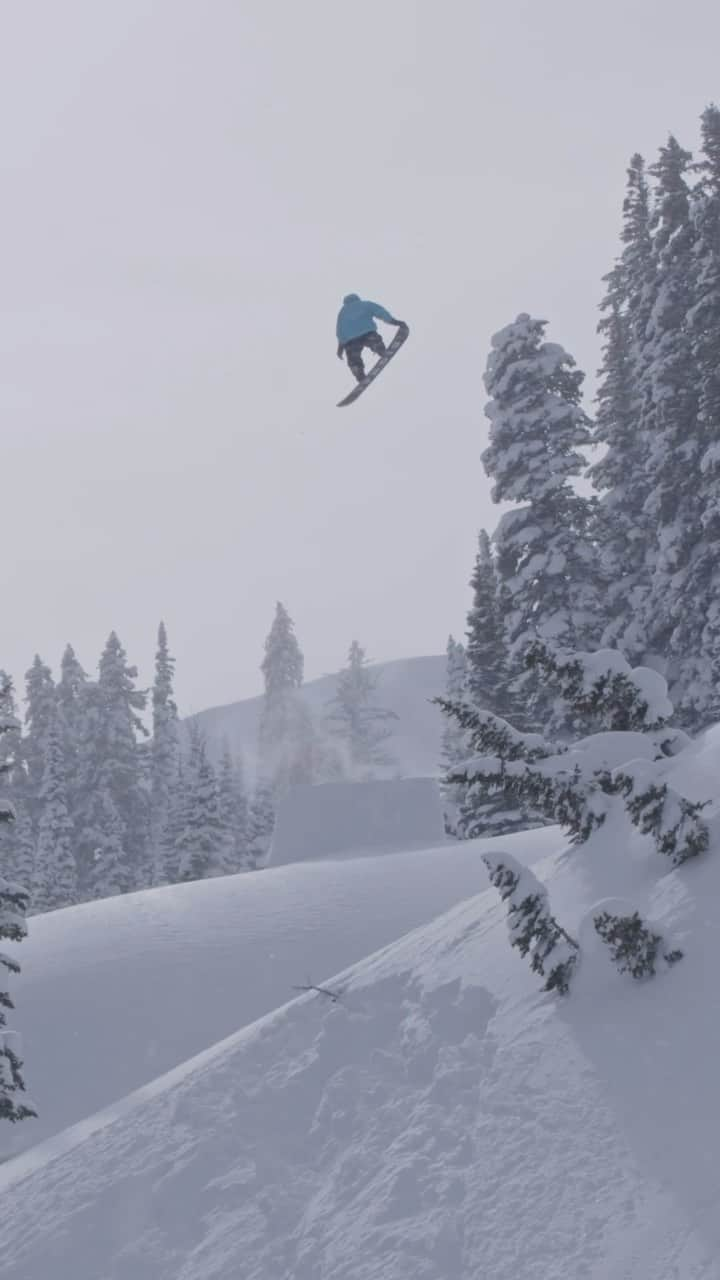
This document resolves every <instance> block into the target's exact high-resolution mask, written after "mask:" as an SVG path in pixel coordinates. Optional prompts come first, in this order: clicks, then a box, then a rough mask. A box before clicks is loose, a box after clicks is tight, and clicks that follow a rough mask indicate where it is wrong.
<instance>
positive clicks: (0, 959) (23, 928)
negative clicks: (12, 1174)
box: [0, 723, 37, 1124]
mask: <svg viewBox="0 0 720 1280" xmlns="http://www.w3.org/2000/svg"><path fill="white" fill-rule="evenodd" d="M1 734H2V724H1V723H0V735H1ZM9 820H10V815H9V814H8V813H7V812H6V811H4V810H0V823H2V822H5V821H9ZM27 905H28V892H27V890H26V889H24V888H23V887H22V886H21V885H18V884H13V883H12V882H11V881H8V880H5V879H4V878H3V877H2V876H0V942H2V940H3V939H7V940H8V941H9V942H21V941H22V939H23V938H24V937H25V935H26V933H27V925H26V924H25V914H26V912H27ZM19 972H20V966H19V964H18V963H17V960H14V959H13V958H12V957H11V956H9V955H6V954H5V953H4V952H2V951H0V1120H9V1121H10V1122H11V1123H13V1124H14V1123H16V1122H17V1121H18V1120H25V1119H27V1117H28V1116H34V1115H36V1114H37V1113H36V1112H35V1111H34V1109H33V1108H32V1106H30V1105H29V1104H28V1103H27V1102H26V1101H23V1099H22V1098H21V1096H20V1095H21V1094H23V1093H24V1092H25V1083H24V1081H23V1077H22V1065H23V1064H22V1062H21V1061H20V1043H19V1037H18V1036H17V1033H15V1032H12V1031H7V1030H6V1029H5V1028H6V1027H7V1011H8V1010H9V1009H13V1008H14V1007H15V1006H14V1005H13V1002H12V999H11V996H10V992H9V990H8V984H7V974H8V973H15V974H17V973H19Z"/></svg>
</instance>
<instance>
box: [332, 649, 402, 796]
mask: <svg viewBox="0 0 720 1280" xmlns="http://www.w3.org/2000/svg"><path fill="white" fill-rule="evenodd" d="M377 686H378V676H377V674H376V673H375V672H374V671H372V670H371V669H370V667H369V666H368V661H367V657H366V656H365V650H364V649H363V648H362V646H361V645H360V644H358V641H357V640H353V642H352V644H351V645H350V650H349V653H348V660H347V665H346V666H345V667H343V669H342V671H340V673H339V675H338V678H337V685H336V688H335V697H334V698H332V699H331V701H330V702H329V704H328V712H327V724H328V726H329V729H330V732H331V733H332V734H335V735H336V737H337V738H338V739H339V741H340V742H341V743H342V744H343V747H344V749H345V752H346V756H347V762H348V766H349V770H350V774H351V777H353V778H355V779H368V778H373V777H374V776H375V772H376V770H377V769H382V768H387V767H388V766H389V765H391V764H392V761H393V757H392V755H391V754H390V753H389V752H388V750H387V745H386V744H387V741H388V738H389V737H390V736H391V734H392V727H391V721H393V720H397V716H396V715H395V712H394V711H388V710H386V709H385V708H384V707H379V706H376V705H375V704H374V703H373V701H372V699H373V698H374V696H375V693H376V690H377Z"/></svg>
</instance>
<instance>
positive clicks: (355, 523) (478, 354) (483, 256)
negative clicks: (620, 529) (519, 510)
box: [0, 0, 720, 712]
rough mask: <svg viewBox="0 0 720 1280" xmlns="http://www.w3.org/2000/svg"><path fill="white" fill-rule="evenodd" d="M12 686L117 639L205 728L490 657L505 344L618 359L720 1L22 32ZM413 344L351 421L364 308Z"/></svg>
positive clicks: (0, 123) (269, 5)
mask: <svg viewBox="0 0 720 1280" xmlns="http://www.w3.org/2000/svg"><path fill="white" fill-rule="evenodd" d="M2 30H3V36H2V43H1V45H0V166H1V168H2V187H1V191H2V224H3V237H2V271H1V273H0V278H1V279H2V294H1V299H2V300H1V302H0V417H1V420H2V434H3V447H2V467H3V484H2V502H1V503H0V519H1V520H2V526H3V529H2V545H3V554H2V557H1V558H0V578H1V587H2V595H1V597H0V598H1V599H2V630H1V632H0V665H3V666H5V667H7V668H8V669H9V670H10V671H11V672H12V673H13V674H14V675H15V677H16V680H17V682H18V683H20V682H21V681H20V678H21V676H22V673H23V672H24V670H25V668H26V667H27V666H28V665H29V662H30V660H31V658H32V656H33V653H34V652H35V651H36V650H38V651H39V652H40V653H41V654H42V656H43V657H44V658H45V660H46V661H48V662H50V663H51V664H52V665H56V663H57V661H58V659H59V655H60V652H61V650H62V648H63V646H64V644H65V643H66V641H68V640H70V641H71V642H72V643H73V644H74V646H75V648H76V649H77V651H78V653H79V656H80V658H81V660H82V661H83V662H84V664H85V666H86V667H87V668H88V669H90V670H92V669H94V667H95V664H96V661H97V657H98V654H99V651H100V649H101V647H102V644H103V642H104V640H105V637H106V635H107V633H108V632H109V630H110V629H111V628H113V627H114V628H115V629H116V630H117V631H118V632H119V634H120V636H121V639H122V640H123V642H124V644H125V646H126V648H127V649H128V652H129V654H130V656H131V658H132V659H133V660H134V661H136V662H137V663H138V664H139V665H140V667H141V673H142V675H143V677H144V678H145V680H146V681H147V680H149V678H150V672H151V660H152V653H153V649H154V637H155V630H156V626H157V622H158V619H159V618H160V617H161V616H162V617H164V618H165V621H166V623H167V625H168V629H169V633H170V641H171V646H172V648H173V650H174V652H175V654H176V656H177V659H178V679H177V690H178V696H179V700H180V703H181V709H182V710H183V711H186V712H187V711H191V710H199V709H201V708H202V707H205V706H208V705H211V704H214V703H218V702H224V701H230V700H233V699H235V698H238V697H243V696H247V695H249V694H252V693H255V692H257V691H258V689H259V687H260V676H259V672H258V663H259V661H260V658H261V649H262V642H263V638H264V636H265V634H266V632H267V629H268V626H269V624H270V621H271V619H272V614H273V610H274V604H275V600H276V599H282V600H283V601H284V602H285V604H286V605H287V607H288V609H289V610H290V612H291V614H292V615H293V617H294V619H295V622H296V625H297V631H298V635H299V638H300V641H301V644H302V646H303V648H304V651H305V654H306V660H307V673H308V675H309V676H313V675H317V674H320V673H323V672H325V671H329V670H332V669H334V668H336V667H337V666H339V665H340V664H341V662H342V661H343V659H344V655H345V651H346V649H347V647H348V645H349V642H350V640H351V639H352V638H353V637H357V638H358V639H359V640H360V641H361V643H363V644H365V646H366V647H367V649H368V651H369V653H370V655H371V656H372V657H373V658H377V659H384V658H392V657H402V656H407V655H411V654H420V653H428V652H439V651H440V650H441V649H442V648H443V647H444V644H445V640H446V636H447V633H448V631H449V630H451V629H452V630H454V631H455V632H456V633H459V634H461V633H462V629H463V625H464V615H465V610H466V607H467V603H468V592H467V586H466V584H467V579H468V576H469V573H470V570H471V567H472V560H473V555H474V547H475V536H476V532H477V529H478V528H479V527H480V526H481V525H482V524H487V525H488V526H489V527H493V526H494V524H495V522H496V519H497V511H496V510H495V509H494V508H493V507H492V504H491V502H490V499H489V486H488V483H487V480H486V478H485V475H484V473H483V471H482V467H481V465H480V461H479V455H480V452H481V450H482V448H483V447H484V444H485V439H486V434H485V423H484V418H483V414H482V406H483V402H484V395H483V387H482V383H481V374H482V370H483V367H484V363H485V358H486V354H487V348H488V342H489V337H490V335H491V334H492V333H493V332H494V331H495V330H497V329H498V328H500V327H501V326H502V325H504V324H506V323H507V322H508V321H509V320H511V319H513V318H514V316H515V315H516V314H517V312H518V311H521V310H527V311H531V312H533V313H535V314H540V315H542V316H544V317H546V318H547V319H548V320H549V321H550V329H549V336H551V337H552V338H553V339H555V340H557V341H559V342H562V343H563V344H564V345H566V346H567V347H568V348H569V349H570V350H571V351H572V353H573V354H574V355H575V356H576V358H577V360H578V362H579V364H580V365H581V367H583V368H585V369H586V370H587V371H588V372H590V373H591V372H593V371H594V369H595V367H596V364H597V359H598V349H597V340H596V336H595V323H596V318H597V317H596V310H595V308H596V306H597V303H598V300H599V297H600V295H601V291H602V286H601V276H602V274H603V273H604V272H605V271H606V270H607V269H608V268H609V266H610V265H611V261H612V257H613V255H614V253H615V252H616V245H617V233H618V227H619V216H620V202H621V199H622V191H623V186H624V172H625V166H626V162H627V159H628V157H629V155H630V153H631V152H632V151H634V150H641V151H643V152H644V153H645V154H646V155H647V156H648V157H649V158H650V159H652V158H653V156H654V153H655V151H656V149H657V147H658V146H659V145H660V144H661V143H662V142H663V141H664V140H665V137H666V135H667V133H668V132H669V131H670V130H672V131H674V132H675V133H676V134H677V135H678V136H679V138H680V141H681V142H682V143H683V144H684V145H686V146H689V147H694V146H696V144H697V139H698V121H697V118H698V116H699V114H700V112H701V110H702V108H703V106H704V105H705V104H706V103H707V101H709V100H711V99H712V98H713V97H715V98H717V96H718V95H719V94H720V73H719V71H718V49H719V48H720V5H718V4H717V2H716V0H685V2H684V3H683V4H682V6H680V7H679V6H678V5H677V3H676V0H604V3H602V4H600V3H593V4H588V3H587V0H574V2H572V3H571V2H570V0H545V3H543V4H538V3H537V0H527V2H526V0H504V2H503V3H502V4H501V3H497V2H496V3H492V4H490V3H485V2H484V0H447V3H445V4H439V3H438V2H437V0H414V2H413V0H391V2H388V0H383V2H382V3H380V0H365V3H363V4H355V5H349V4H342V3H338V0H306V3H296V2H295V0H122V3H118V2H117V0H62V3H61V2H60V0H22V3H21V4H13V3H11V0H5V3H3V4H2ZM348 291H356V292H358V293H361V294H363V295H365V296H369V297H372V298H374V299H376V300H378V301H380V302H382V303H384V304H385V305H387V306H388V307H389V308H390V309H391V310H393V311H394V312H395V313H396V314H397V315H399V316H400V317H401V318H403V319H405V320H407V321H408V323H409V324H410V326H411V330H412V332H411V338H410V341H409V342H408V344H407V346H406V347H405V348H404V350H403V352H402V354H401V356H400V357H398V360H397V361H396V362H395V363H394V364H393V366H392V367H391V368H390V369H389V370H388V371H387V372H386V374H384V375H383V378H382V379H381V381H380V382H378V383H377V384H376V385H375V386H374V387H373V388H372V389H371V390H370V391H369V392H368V393H367V395H366V396H364V397H363V399H362V400H361V401H360V402H359V403H358V404H357V405H355V406H354V407H353V408H351V409H347V410H342V411H340V410H337V409H336V408H335V403H336V401H337V400H338V399H339V398H340V396H341V395H342V394H344V392H345V391H346V390H348V389H349V387H350V385H351V384H350V381H349V378H350V375H349V373H348V371H347V369H345V368H344V367H343V366H341V365H340V363H339V362H338V361H337V360H336V358H335V343H334V322H335V315H336V312H337V308H338V304H339V301H340V298H341V296H342V294H344V293H346V292H348Z"/></svg>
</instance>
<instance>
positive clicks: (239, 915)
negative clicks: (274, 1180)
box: [0, 830, 557, 1158]
mask: <svg viewBox="0 0 720 1280" xmlns="http://www.w3.org/2000/svg"><path fill="white" fill-rule="evenodd" d="M543 835H544V838H545V842H544V844H542V845H538V849H539V850H542V851H544V852H547V850H548V849H549V848H551V847H552V844H553V841H555V842H556V841H557V833H553V832H552V831H549V830H548V831H545V832H543ZM491 844H492V841H485V842H475V843H474V844H472V845H471V844H466V845H452V846H449V847H445V848H442V849H437V850H424V851H418V852H415V853H407V854H403V853H399V854H393V855H392V857H388V858H372V857H371V858H364V859H360V860H358V861H354V860H352V859H351V860H347V861H341V862H333V861H328V862H323V863H311V862H308V863H305V864H298V865H294V866H288V867H278V868H271V869H268V870H267V871H261V872H257V873H254V874H251V875H244V876H229V877H227V878H226V879H219V880H205V881H199V882H196V883H194V884H183V885H173V886H170V887H166V888H161V889H151V890H146V891H145V892H143V893H136V894H130V895H128V896H126V897H118V898H109V899H107V900H106V901H102V902H87V903H83V904H82V905H80V906H77V907H68V908H66V909H65V910H63V911H55V912H51V913H50V914H49V915H45V916H34V917H33V918H32V919H31V921H30V926H29V927H30V933H29V937H28V939H27V941H25V942H23V943H22V944H20V945H19V946H17V947H16V948H14V951H15V954H16V955H17V958H18V960H19V961H20V963H21V965H22V975H21V977H20V978H19V979H18V980H17V981H16V982H15V984H14V991H15V996H16V1004H17V1013H16V1015H15V1016H14V1018H13V1025H15V1026H17V1027H18V1029H20V1030H21V1031H22V1037H23V1049H24V1055H25V1059H26V1064H27V1068H26V1072H25V1076H26V1081H27V1085H28V1088H29V1090H30V1091H31V1093H32V1096H33V1099H34V1101H35V1102H36V1104H37V1107H38V1109H39V1112H40V1118H39V1119H38V1120H29V1121H27V1122H25V1123H24V1124H22V1125H18V1126H16V1127H15V1128H11V1126H10V1125H3V1126H2V1127H0V1158H2V1155H3V1154H5V1155H7V1154H8V1153H9V1152H10V1151H17V1150H19V1149H21V1148H24V1147H27V1146H28V1145H31V1144H32V1143H34V1142H37V1141H39V1140H40V1139H42V1138H44V1137H46V1136H47V1135H49V1134H52V1133H56V1132H57V1131H58V1130H59V1129H62V1128H63V1127H64V1126H66V1125H69V1124H74V1123H75V1122H76V1121H78V1120H81V1119H83V1118H84V1117H85V1116H87V1115H89V1114H90V1113H92V1112H93V1111H96V1110H97V1109H98V1108H100V1107H104V1106H107V1104H108V1103H110V1102H113V1101H115V1100H116V1099H117V1098H119V1097H122V1096H123V1095H124V1094H126V1093H128V1092H130V1090H132V1089H136V1088H138V1087H139V1086H140V1085H143V1084H146V1083H147V1082H148V1081H149V1080H152V1079H154V1077H155V1076H157V1075H159V1074H160V1073H161V1072H164V1071H167V1070H168V1069H169V1068H170V1067H174V1066H176V1065H177V1064H178V1063H181V1062H183V1061H184V1060H185V1059H186V1058H188V1057H190V1056H191V1055H192V1054H195V1053H198V1052H199V1051H200V1050H202V1049H205V1048H206V1047H207V1046H208V1045H210V1044H213V1043H214V1042H215V1041H216V1040H219V1039H221V1038H222V1037H223V1036H227V1035H229V1034H230V1033H231V1032H233V1031H236V1030H237V1029H238V1028H239V1027H242V1026H245V1025H246V1024H247V1023H249V1022H252V1021H254V1020H255V1019H256V1018H258V1017H260V1015H261V1014H264V1013H267V1012H269V1011H270V1010H271V1009H274V1008H275V1007H276V1006H277V1005H279V1004H283V1003H284V1002H285V1001H286V1000H288V999H289V998H290V997H291V996H292V985H293V983H297V982H304V981H306V980H307V978H308V977H311V978H312V979H313V981H316V982H317V981H319V980H320V978H321V977H322V976H324V975H327V974H328V973H333V972H335V971H336V970H338V969H340V968H343V967H345V966H346V965H348V964H351V963H352V962H354V961H356V960H359V959H361V958H362V957H363V956H365V955H367V954H368V953H369V952H371V951H373V950H375V949H376V948H377V947H381V946H384V945H386V944H387V943H389V942H392V941H394V940H395V939H396V938H397V937H398V936H399V935H400V934H402V933H404V932H406V931H407V930H408V929H412V928H414V927H415V926H416V925H418V924H421V923H423V922H425V921H428V920H431V919H432V918H433V916H435V915H436V914H437V913H438V912H439V911H443V910H445V908H447V907H449V906H451V905H452V904H454V903H456V902H459V901H460V900H461V899H462V898H464V897H467V896H468V895H470V894H472V893H475V892H476V891H477V889H478V887H479V886H480V885H482V884H483V883H484V881H485V874H484V868H483V865H482V863H481V861H480V854H479V850H481V849H483V848H485V847H488V846H489V845H491ZM521 845H522V842H521V841H519V840H518V839H517V837H516V838H515V844H514V847H515V848H516V849H517V850H518V852H522V849H521ZM6 949H8V950H10V949H12V948H9V947H8V948H6Z"/></svg>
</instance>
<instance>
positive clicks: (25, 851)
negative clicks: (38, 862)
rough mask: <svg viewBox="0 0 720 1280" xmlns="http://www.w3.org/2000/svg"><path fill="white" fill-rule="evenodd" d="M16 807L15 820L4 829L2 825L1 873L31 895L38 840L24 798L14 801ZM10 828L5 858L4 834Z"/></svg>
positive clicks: (0, 844)
mask: <svg viewBox="0 0 720 1280" xmlns="http://www.w3.org/2000/svg"><path fill="white" fill-rule="evenodd" d="M14 807H15V821H14V822H13V823H8V824H7V825H6V827H5V828H4V829H3V827H2V826H1V825H0V874H4V875H5V877H6V879H7V880H13V881H15V882H16V883H17V884H20V885H22V887H23V889H25V890H26V891H27V893H28V895H29V894H31V893H32V887H33V884H34V882H35V850H36V843H37V842H36V837H35V832H34V831H33V825H32V822H31V820H30V815H29V813H28V811H27V809H26V808H25V804H24V802H23V800H22V798H20V800H19V801H18V802H14ZM8 828H10V831H11V836H10V840H9V842H8V846H7V858H5V857H4V854H5V846H4V843H3V836H4V831H6V830H8Z"/></svg>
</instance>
